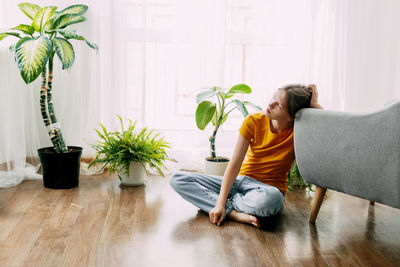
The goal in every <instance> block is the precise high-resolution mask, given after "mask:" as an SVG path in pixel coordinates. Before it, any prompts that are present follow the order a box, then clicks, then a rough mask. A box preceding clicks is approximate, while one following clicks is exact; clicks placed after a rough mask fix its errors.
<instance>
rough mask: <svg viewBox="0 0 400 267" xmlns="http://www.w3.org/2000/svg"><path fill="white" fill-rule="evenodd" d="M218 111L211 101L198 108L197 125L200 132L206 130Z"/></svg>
mask: <svg viewBox="0 0 400 267" xmlns="http://www.w3.org/2000/svg"><path fill="white" fill-rule="evenodd" d="M216 110H217V107H216V104H214V103H211V102H210V101H203V102H201V103H200V104H199V105H198V106H197V109H196V125H197V127H198V128H199V129H200V130H204V128H206V126H207V125H208V124H209V123H210V121H211V119H212V117H213V115H214V113H215V112H216Z"/></svg>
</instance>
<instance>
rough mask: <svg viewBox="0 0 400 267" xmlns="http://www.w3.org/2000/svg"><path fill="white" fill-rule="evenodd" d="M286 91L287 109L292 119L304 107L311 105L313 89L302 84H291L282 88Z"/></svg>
mask: <svg viewBox="0 0 400 267" xmlns="http://www.w3.org/2000/svg"><path fill="white" fill-rule="evenodd" d="M281 89H282V90H284V91H285V92H286V98H287V110H288V113H289V115H290V117H291V118H292V119H294V118H295V116H296V112H297V111H299V110H300V109H302V108H308V107H310V100H311V96H312V89H311V88H310V87H307V86H305V85H302V84H289V85H286V86H284V87H282V88H281Z"/></svg>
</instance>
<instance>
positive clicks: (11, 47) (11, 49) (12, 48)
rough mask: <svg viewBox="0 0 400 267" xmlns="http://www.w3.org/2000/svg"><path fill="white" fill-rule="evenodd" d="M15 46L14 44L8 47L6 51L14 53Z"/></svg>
mask: <svg viewBox="0 0 400 267" xmlns="http://www.w3.org/2000/svg"><path fill="white" fill-rule="evenodd" d="M15 45H16V44H12V45H10V47H9V48H8V49H10V51H11V52H15Z"/></svg>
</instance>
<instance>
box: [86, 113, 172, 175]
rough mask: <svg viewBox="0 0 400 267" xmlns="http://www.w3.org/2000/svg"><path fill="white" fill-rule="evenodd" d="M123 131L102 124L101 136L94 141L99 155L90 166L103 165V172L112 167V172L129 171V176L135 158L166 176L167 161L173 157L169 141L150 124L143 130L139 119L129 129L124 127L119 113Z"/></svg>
mask: <svg viewBox="0 0 400 267" xmlns="http://www.w3.org/2000/svg"><path fill="white" fill-rule="evenodd" d="M117 116H118V118H119V120H120V124H121V131H116V130H114V131H108V130H107V129H106V127H104V125H102V124H101V123H100V127H101V129H100V130H98V129H96V133H97V135H98V136H99V138H100V139H101V141H97V142H96V143H94V144H92V145H91V146H92V147H93V149H94V150H96V151H97V154H96V158H95V159H94V160H93V161H92V162H91V163H90V164H89V168H90V167H91V166H93V165H94V164H100V165H101V168H100V170H99V172H103V171H104V169H105V168H108V172H109V173H111V174H112V173H114V172H115V171H119V172H120V171H123V170H124V171H125V173H126V174H127V175H129V165H130V163H131V162H132V161H135V162H140V163H142V164H143V166H144V167H145V166H146V164H148V165H149V166H150V167H152V168H155V169H157V171H158V172H159V174H160V175H162V176H164V173H163V171H162V170H163V169H165V170H166V169H167V168H166V167H165V165H164V161H165V160H167V159H169V158H168V155H167V152H166V151H165V149H166V148H171V147H170V146H169V143H168V142H166V141H164V139H163V138H161V137H159V134H154V133H153V132H154V131H153V130H149V129H148V128H147V127H145V128H143V129H142V130H140V131H139V130H137V129H136V122H132V121H131V120H129V119H128V120H127V121H128V122H129V125H128V128H126V129H125V128H124V123H123V120H122V118H121V116H119V115H117Z"/></svg>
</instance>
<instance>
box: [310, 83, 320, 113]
mask: <svg viewBox="0 0 400 267" xmlns="http://www.w3.org/2000/svg"><path fill="white" fill-rule="evenodd" d="M307 87H308V88H310V90H311V93H312V95H311V100H310V107H312V108H319V109H322V106H321V105H320V104H319V103H318V90H317V86H316V85H315V84H310V85H308V86H307Z"/></svg>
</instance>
